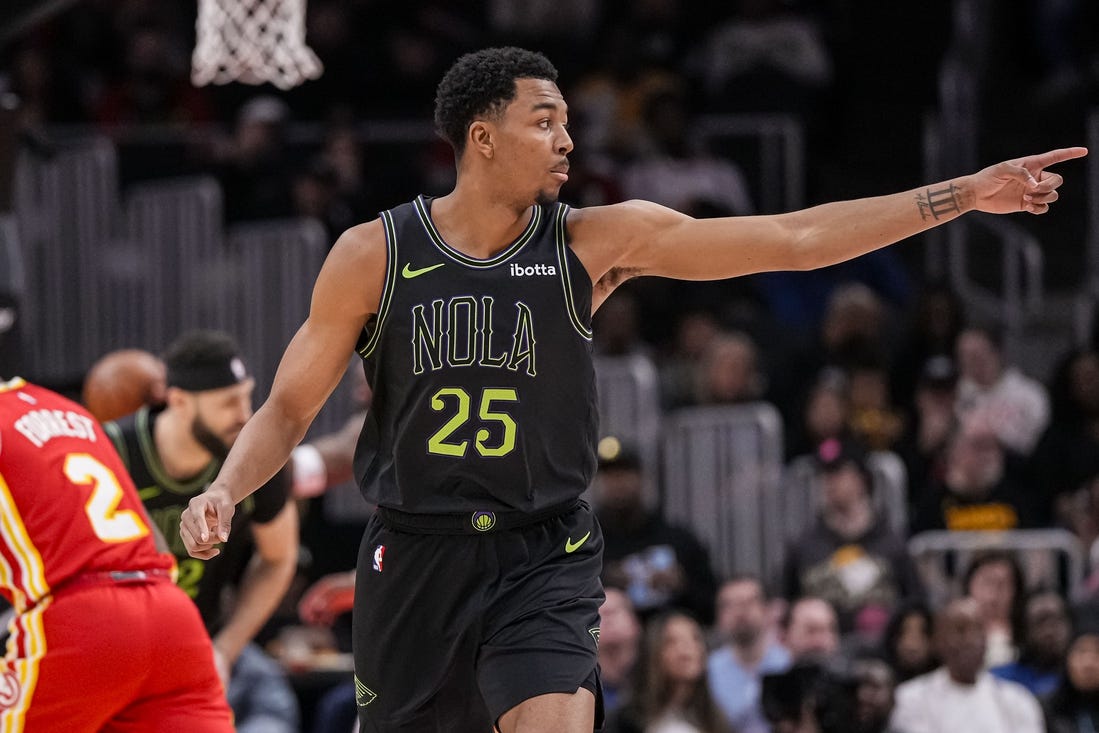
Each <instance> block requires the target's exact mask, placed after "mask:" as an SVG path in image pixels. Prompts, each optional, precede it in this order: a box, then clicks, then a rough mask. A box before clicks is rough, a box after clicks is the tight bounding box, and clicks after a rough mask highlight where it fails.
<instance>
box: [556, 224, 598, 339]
mask: <svg viewBox="0 0 1099 733" xmlns="http://www.w3.org/2000/svg"><path fill="white" fill-rule="evenodd" d="M568 213H569V207H568V205H566V204H558V205H557V212H556V213H555V214H554V218H553V233H554V241H555V243H556V245H557V264H558V265H559V268H558V269H559V270H560V272H561V287H562V288H563V289H564V294H565V308H566V310H568V312H569V321H571V322H572V327H573V328H574V329H575V330H576V332H577V333H578V334H580V336H581V337H582V338H583V339H585V340H586V341H591V340H592V330H591V329H590V328H588V327H587V326H585V325H584V320H583V319H582V318H581V317H580V313H579V312H578V311H577V309H576V299H575V298H574V297H573V294H572V278H571V276H570V274H569V256H568V255H569V253H568V248H569V243H568V237H567V236H566V234H565V218H566V217H567V216H568Z"/></svg>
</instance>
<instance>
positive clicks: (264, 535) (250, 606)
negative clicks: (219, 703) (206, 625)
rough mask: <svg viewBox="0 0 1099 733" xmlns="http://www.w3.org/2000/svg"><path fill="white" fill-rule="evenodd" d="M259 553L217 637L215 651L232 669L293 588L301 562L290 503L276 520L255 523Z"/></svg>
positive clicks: (294, 508) (294, 507) (294, 513)
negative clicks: (291, 585)
mask: <svg viewBox="0 0 1099 733" xmlns="http://www.w3.org/2000/svg"><path fill="white" fill-rule="evenodd" d="M251 527H252V537H253V540H254V542H255V552H254V554H253V556H252V560H251V562H250V563H249V565H248V568H247V569H246V570H245V572H244V577H243V578H242V579H241V583H240V591H239V593H238V596H237V601H236V605H235V607H234V608H233V612H232V614H231V615H230V617H229V621H228V622H227V623H226V624H225V626H224V627H223V628H222V629H221V631H219V632H218V633H217V634H216V635H215V636H214V648H215V649H217V650H218V652H219V653H220V654H221V655H223V656H224V657H225V660H226V662H227V663H228V665H229V667H232V664H233V662H235V661H236V659H237V657H238V656H239V655H240V652H241V650H242V649H244V647H245V646H246V645H247V644H248V643H249V642H250V641H251V640H252V639H253V638H254V637H255V635H256V634H257V633H259V630H260V629H261V628H263V625H264V624H265V623H267V619H269V618H271V614H272V613H274V612H275V609H276V608H277V607H278V605H279V603H280V602H281V601H282V597H283V596H284V595H285V594H286V591H287V589H289V587H290V582H291V581H292V580H293V578H294V572H295V569H296V568H297V562H298V508H297V504H296V503H294V501H292V500H289V501H287V502H286V503H285V504H284V505H283V507H282V510H281V511H279V513H278V514H276V515H275V517H274V518H273V519H272V520H271V521H269V522H264V523H262V524H261V523H259V522H252V524H251Z"/></svg>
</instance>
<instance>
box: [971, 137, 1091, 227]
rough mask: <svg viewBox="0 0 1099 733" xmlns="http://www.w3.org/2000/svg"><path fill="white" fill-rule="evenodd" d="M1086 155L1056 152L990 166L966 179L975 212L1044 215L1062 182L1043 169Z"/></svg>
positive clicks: (1083, 150)
mask: <svg viewBox="0 0 1099 733" xmlns="http://www.w3.org/2000/svg"><path fill="white" fill-rule="evenodd" d="M1087 154H1088V149H1087V148H1060V149H1058V150H1050V151H1049V152H1047V153H1042V154H1040V155H1029V156H1027V157H1025V158H1016V159H1015V160H1007V161H1004V162H1003V163H997V164H996V165H991V166H989V167H988V168H985V169H984V170H982V171H979V172H977V173H974V174H973V175H972V176H970V182H971V184H972V186H973V194H974V196H975V197H976V198H975V200H974V204H973V205H974V207H975V208H976V209H977V210H978V211H985V212H988V213H990V214H1010V213H1013V212H1016V211H1029V212H1030V213H1031V214H1044V213H1046V212H1047V211H1049V206H1050V204H1052V203H1053V202H1054V201H1056V200H1057V197H1058V194H1057V189H1058V188H1059V187H1060V186H1061V184H1062V183H1064V182H1065V179H1064V178H1062V177H1061V175H1060V174H1058V173H1050V172H1049V171H1047V170H1046V168H1049V167H1050V166H1052V165H1056V164H1057V163H1063V162H1064V161H1066V160H1072V159H1073V158H1082V157H1084V156H1085V155H1087Z"/></svg>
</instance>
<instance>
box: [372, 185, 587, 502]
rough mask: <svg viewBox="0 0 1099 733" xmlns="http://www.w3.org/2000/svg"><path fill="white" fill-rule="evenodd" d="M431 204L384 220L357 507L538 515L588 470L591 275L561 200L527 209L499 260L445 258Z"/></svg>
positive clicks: (578, 486)
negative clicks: (382, 271) (362, 500)
mask: <svg viewBox="0 0 1099 733" xmlns="http://www.w3.org/2000/svg"><path fill="white" fill-rule="evenodd" d="M430 206H431V200H430V199H429V198H425V197H423V196H420V197H419V198H417V199H415V200H414V201H412V202H410V203H408V204H404V205H403V206H399V207H397V208H395V209H392V210H390V211H386V212H384V213H383V214H382V217H381V218H382V222H383V224H384V228H385V237H386V246H387V266H386V279H385V286H384V289H383V292H382V297H381V303H380V305H379V308H378V314H377V316H376V317H375V318H373V319H372V321H371V323H370V324H368V326H367V328H366V329H365V331H364V333H363V337H362V339H361V341H360V343H359V354H360V356H362V357H363V360H364V367H365V369H366V376H367V379H368V380H369V382H370V385H371V387H372V388H373V390H374V399H373V403H372V406H371V409H370V411H369V413H368V415H367V419H366V424H365V425H364V426H363V432H362V435H361V436H360V438H359V445H358V450H357V451H356V455H355V470H356V476H357V478H358V480H359V484H360V487H361V488H362V490H363V494H364V496H365V497H366V499H367V500H368V501H369V502H371V503H374V504H379V505H381V506H386V507H390V508H394V509H400V510H402V511H406V512H419V513H447V512H466V511H478V510H484V511H516V510H518V511H528V512H529V511H536V510H540V509H545V508H547V507H551V506H554V505H556V504H561V503H563V502H566V501H569V500H571V499H574V498H576V497H577V496H579V495H580V494H581V493H582V492H583V491H584V490H585V489H586V488H587V487H588V484H589V483H590V481H591V478H592V474H593V472H594V469H595V439H596V428H597V407H596V395H595V372H594V368H593V365H592V358H591V291H592V286H591V280H590V278H589V277H588V274H587V271H586V270H585V269H584V266H583V264H582V263H581V262H580V260H579V259H578V258H577V257H576V255H575V254H574V253H573V252H572V250H571V248H570V247H569V246H568V242H567V241H566V229H565V219H566V216H567V215H568V207H567V206H565V205H564V204H554V205H549V206H534V207H532V209H531V217H530V222H529V224H528V226H527V228H526V229H525V230H524V231H523V233H522V234H521V235H520V236H519V238H518V239H516V240H515V241H514V242H513V243H512V244H510V245H509V246H507V247H506V248H504V249H503V250H502V251H501V252H500V253H499V254H497V255H496V256H494V257H492V258H490V259H487V260H479V259H474V258H471V257H468V256H466V255H464V254H462V253H461V252H458V251H457V250H455V249H453V248H452V247H450V246H449V245H447V243H446V242H444V241H443V238H442V237H441V236H440V234H439V232H438V230H437V229H436V228H435V225H434V224H433V222H432V221H431V216H430Z"/></svg>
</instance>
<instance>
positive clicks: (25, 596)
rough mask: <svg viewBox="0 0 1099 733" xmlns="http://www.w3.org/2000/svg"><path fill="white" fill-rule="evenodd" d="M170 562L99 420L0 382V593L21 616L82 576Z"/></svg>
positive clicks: (54, 398) (28, 387) (23, 385)
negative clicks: (71, 579) (157, 546)
mask: <svg viewBox="0 0 1099 733" xmlns="http://www.w3.org/2000/svg"><path fill="white" fill-rule="evenodd" d="M171 566H172V559H171V557H170V556H169V555H166V554H161V553H159V552H157V550H156V547H155V545H154V543H153V537H152V535H151V534H150V530H149V520H148V518H147V516H146V514H145V510H144V508H143V507H142V505H141V499H140V498H139V497H138V494H137V490H136V489H135V488H134V485H133V482H132V481H131V480H130V476H129V474H127V473H126V468H125V466H123V464H122V460H121V459H120V458H119V457H118V454H117V453H116V452H115V449H114V446H113V445H112V444H111V441H110V439H109V438H108V437H107V436H106V434H105V433H104V432H103V430H102V428H101V427H100V425H99V423H98V422H96V421H95V419H94V418H92V416H91V415H90V414H89V413H88V412H87V411H86V410H85V409H84V408H83V407H81V406H80V405H78V404H76V403H75V402H72V401H70V400H67V399H65V398H64V397H62V396H61V395H59V394H56V393H54V392H51V391H49V390H47V389H44V388H42V387H38V386H35V385H33V384H29V383H27V382H25V381H23V380H22V379H14V380H12V381H10V382H0V593H3V595H4V596H6V597H7V598H8V600H9V601H10V602H11V603H12V605H14V606H15V608H16V610H17V611H19V612H22V611H24V610H25V609H27V608H30V607H32V606H34V605H35V604H36V603H38V602H39V601H40V600H42V599H43V598H44V597H46V596H47V595H49V594H50V593H51V589H53V588H56V587H58V586H60V585H62V584H63V583H64V582H65V581H66V580H67V579H69V578H71V577H73V576H75V575H79V574H81V573H88V572H102V571H110V570H148V569H151V568H164V569H169V568H171Z"/></svg>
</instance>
